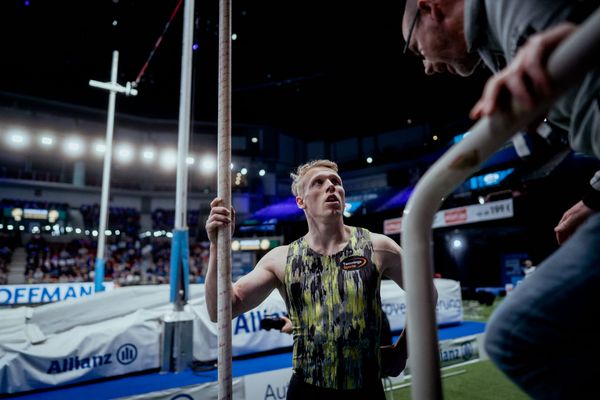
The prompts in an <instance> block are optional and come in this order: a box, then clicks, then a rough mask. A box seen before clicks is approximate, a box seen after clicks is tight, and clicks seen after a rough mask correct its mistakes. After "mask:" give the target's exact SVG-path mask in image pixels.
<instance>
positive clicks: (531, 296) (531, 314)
mask: <svg viewBox="0 0 600 400" xmlns="http://www.w3.org/2000/svg"><path fill="white" fill-rule="evenodd" d="M597 6H598V1H593V0H592V1H585V0H583V1H568V0H531V1H513V0H408V1H407V3H406V8H405V13H404V17H403V21H402V30H403V34H404V37H405V38H406V42H407V43H406V48H407V49H410V50H411V51H412V52H414V53H416V54H417V55H419V56H420V57H422V59H423V64H424V66H425V72H426V73H427V74H432V73H435V72H450V73H456V74H459V75H463V76H466V75H469V74H471V73H472V72H473V70H474V69H475V67H476V66H477V64H478V63H479V62H480V60H483V61H484V62H485V64H486V65H487V66H488V67H490V68H491V69H492V70H493V71H494V72H497V74H496V75H495V77H493V78H492V79H490V81H489V82H488V84H487V85H486V88H485V90H484V94H483V97H482V98H481V99H480V100H479V102H478V103H477V104H476V105H475V107H474V108H473V110H472V111H471V115H472V117H474V118H479V117H482V116H484V115H489V114H491V113H492V112H494V111H495V110H496V109H498V108H502V107H504V106H505V105H506V104H507V103H506V100H507V99H509V98H510V97H514V98H515V100H517V101H518V102H520V103H521V104H522V105H523V106H524V107H527V108H529V109H531V110H533V109H534V108H535V106H536V105H537V104H538V103H539V102H540V100H542V99H543V98H545V97H548V96H552V95H553V93H554V92H555V90H556V89H555V87H554V86H553V84H552V82H551V81H550V80H549V78H548V75H547V72H546V68H545V62H546V60H547V59H548V56H549V54H550V53H551V52H552V50H553V49H554V48H556V46H557V45H558V44H560V43H561V42H562V41H563V40H564V39H565V38H567V37H568V36H569V35H570V34H571V33H572V32H574V31H575V30H577V26H578V25H577V24H578V23H580V22H581V21H582V20H583V19H585V18H586V17H587V16H589V15H590V14H591V13H592V12H593V10H594V9H596V8H597ZM568 62H572V63H576V62H577V60H568ZM507 65H508V66H507ZM505 67H506V68H505ZM503 68H504V69H503ZM599 76H600V74H599V72H598V69H596V70H595V71H593V72H591V73H589V74H588V75H587V77H586V78H585V79H584V81H583V82H582V83H581V84H580V85H579V86H578V87H577V88H575V89H573V90H572V91H570V92H569V93H568V94H567V95H565V96H563V97H562V98H561V99H560V100H559V101H557V102H556V103H555V104H554V106H553V108H552V109H551V110H550V113H549V114H548V119H549V120H551V121H553V122H554V123H555V124H557V125H558V126H560V127H562V128H564V129H569V140H570V144H571V147H572V148H573V149H574V150H577V151H582V152H586V153H590V154H593V155H595V156H596V157H599V158H600V109H599V105H600V102H599V100H600V98H599V93H600V84H599V82H600V79H599ZM597 175H598V174H597ZM598 178H599V179H597V181H598V180H600V176H598ZM597 181H596V182H594V183H598V182H597ZM595 187H596V188H598V189H600V185H597V186H595ZM591 193H593V196H592V197H591V198H588V199H587V202H586V200H584V201H583V202H582V203H578V205H576V206H575V209H573V210H572V212H571V214H570V215H567V214H565V218H563V220H562V221H561V225H562V226H561V225H559V226H558V227H557V237H558V239H559V241H560V242H561V243H562V242H564V240H565V239H566V237H567V236H568V234H569V233H570V232H572V231H575V229H567V228H566V226H568V225H570V226H572V227H574V226H578V225H579V224H581V223H582V222H583V221H586V222H585V224H583V225H581V227H580V228H579V229H577V232H576V233H575V234H574V235H573V238H572V239H571V240H569V241H567V242H566V243H564V245H562V246H561V247H560V248H559V249H558V250H557V251H556V252H555V253H554V254H552V255H551V256H550V257H549V258H547V259H546V260H544V261H543V262H542V263H541V264H540V265H539V268H538V270H537V271H536V273H535V274H533V275H532V276H531V277H530V278H529V279H526V280H524V281H523V283H522V284H521V285H519V287H518V288H517V289H515V290H514V291H513V292H512V294H511V295H510V296H508V297H507V298H506V299H505V300H504V301H503V303H502V304H501V305H500V307H499V308H498V309H497V310H496V312H495V313H494V315H493V317H492V319H491V321H490V323H489V324H488V328H487V334H486V349H487V352H488V353H489V355H490V357H491V358H492V360H493V361H494V362H495V363H496V365H498V367H499V368H500V369H501V370H502V371H504V372H505V373H506V374H507V375H508V376H509V377H510V378H511V379H512V380H513V381H514V382H515V383H517V384H518V385H519V386H520V387H521V388H522V389H523V390H524V391H525V392H527V393H528V394H529V395H530V396H532V397H533V398H536V399H541V398H544V399H550V398H557V399H558V398H591V397H590V396H593V395H591V393H596V392H597V383H596V380H597V378H596V375H597V374H596V369H595V368H589V366H588V360H595V359H596V358H597V357H598V356H599V355H600V342H598V339H597V333H596V332H595V330H594V329H593V328H592V324H590V318H593V316H594V315H596V314H597V310H598V309H599V308H600V297H598V295H597V294H596V292H597V289H596V288H597V287H599V286H600V252H599V251H598V248H600V214H598V213H593V212H592V210H591V209H590V208H594V209H598V205H599V202H598V201H597V200H598V198H600V195H599V193H598V192H591ZM593 199H596V201H593ZM586 207H587V208H588V209H585V208H586Z"/></svg>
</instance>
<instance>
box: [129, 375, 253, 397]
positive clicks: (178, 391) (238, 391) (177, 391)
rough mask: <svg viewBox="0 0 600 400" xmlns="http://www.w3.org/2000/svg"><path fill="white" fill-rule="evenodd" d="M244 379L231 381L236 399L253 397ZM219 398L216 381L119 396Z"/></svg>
mask: <svg viewBox="0 0 600 400" xmlns="http://www.w3.org/2000/svg"><path fill="white" fill-rule="evenodd" d="M250 376H252V375H250ZM243 380H244V378H234V379H233V380H232V382H231V389H232V393H231V394H232V397H233V399H234V400H246V399H247V400H250V399H252V397H248V396H244V382H243ZM218 398H219V385H218V384H217V382H216V381H215V382H209V383H203V384H201V385H193V386H185V387H179V388H174V389H165V390H160V391H157V392H150V393H143V394H138V395H135V396H125V397H117V399H119V400H218Z"/></svg>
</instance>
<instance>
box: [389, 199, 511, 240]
mask: <svg viewBox="0 0 600 400" xmlns="http://www.w3.org/2000/svg"><path fill="white" fill-rule="evenodd" d="M513 215H514V209H513V199H507V200H499V201H491V202H489V203H485V204H473V205H470V206H464V207H456V208H449V209H447V210H441V211H438V212H437V213H435V216H434V217H433V225H432V227H433V228H443V227H446V226H452V225H466V224H474V223H476V222H482V221H491V220H495V219H504V218H512V217H513ZM383 233H384V234H386V235H395V234H398V233H402V218H401V217H398V218H391V219H386V220H384V221H383Z"/></svg>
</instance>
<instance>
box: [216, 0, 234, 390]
mask: <svg viewBox="0 0 600 400" xmlns="http://www.w3.org/2000/svg"><path fill="white" fill-rule="evenodd" d="M218 137H219V138H218V141H219V143H218V153H219V154H218V159H219V160H218V164H219V165H218V171H219V178H218V190H217V192H218V196H219V197H220V198H221V199H223V205H224V206H225V207H231V169H230V167H229V165H230V164H231V0H220V1H219V116H218ZM217 270H218V280H217V291H218V298H217V308H218V314H217V324H218V329H219V353H218V367H219V399H220V400H223V399H231V396H232V384H231V230H230V229H229V227H227V228H222V229H219V234H218V243H217Z"/></svg>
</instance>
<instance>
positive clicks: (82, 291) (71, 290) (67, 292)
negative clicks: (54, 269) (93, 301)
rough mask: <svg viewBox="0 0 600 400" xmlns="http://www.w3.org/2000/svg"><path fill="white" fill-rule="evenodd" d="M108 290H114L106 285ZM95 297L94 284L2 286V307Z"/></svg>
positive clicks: (110, 285) (108, 283) (0, 302)
mask: <svg viewBox="0 0 600 400" xmlns="http://www.w3.org/2000/svg"><path fill="white" fill-rule="evenodd" d="M104 286H105V288H106V290H111V289H112V288H113V283H112V282H106V283H105V285H104ZM93 295H94V282H72V283H39V284H35V283H33V284H23V285H2V286H0V305H1V306H5V305H12V304H36V303H51V302H55V301H61V300H68V299H79V298H82V297H90V296H93Z"/></svg>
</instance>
